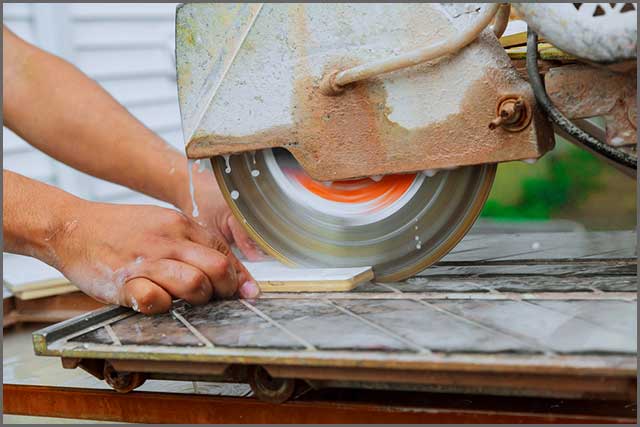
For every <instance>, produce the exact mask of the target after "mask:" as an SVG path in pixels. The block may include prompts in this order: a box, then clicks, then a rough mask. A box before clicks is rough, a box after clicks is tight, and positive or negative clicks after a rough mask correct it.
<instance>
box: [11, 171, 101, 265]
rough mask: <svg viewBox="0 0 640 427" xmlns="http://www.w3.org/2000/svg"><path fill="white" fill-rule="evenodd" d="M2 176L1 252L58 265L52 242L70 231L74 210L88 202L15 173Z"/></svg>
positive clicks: (74, 219) (72, 225)
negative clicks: (2, 246) (2, 236)
mask: <svg viewBox="0 0 640 427" xmlns="http://www.w3.org/2000/svg"><path fill="white" fill-rule="evenodd" d="M2 175H3V192H2V215H3V219H2V231H3V234H4V251H6V252H11V253H16V254H22V255H28V256H33V257H36V258H38V259H40V260H42V261H44V262H46V263H47V264H49V265H52V266H54V267H59V265H58V262H59V260H58V259H57V257H56V254H55V251H54V242H55V241H57V240H58V239H59V238H61V237H63V235H64V234H65V233H67V232H69V231H71V229H72V228H73V227H74V224H75V222H74V221H77V219H76V218H75V211H76V210H77V209H78V208H79V207H80V206H82V205H83V204H85V203H88V202H86V201H84V200H82V199H79V198H77V197H75V196H73V195H71V194H69V193H66V192H64V191H62V190H60V189H57V188H55V187H52V186H50V185H47V184H44V183H42V182H39V181H35V180H33V179H30V178H27V177H24V176H22V175H19V174H17V173H14V172H10V171H6V170H3V171H2Z"/></svg>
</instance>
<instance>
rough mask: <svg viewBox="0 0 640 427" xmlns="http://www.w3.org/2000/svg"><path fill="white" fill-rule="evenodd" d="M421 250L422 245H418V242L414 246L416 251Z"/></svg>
mask: <svg viewBox="0 0 640 427" xmlns="http://www.w3.org/2000/svg"><path fill="white" fill-rule="evenodd" d="M421 248H422V245H421V244H420V242H418V243H417V244H416V249H418V250H420V249H421Z"/></svg>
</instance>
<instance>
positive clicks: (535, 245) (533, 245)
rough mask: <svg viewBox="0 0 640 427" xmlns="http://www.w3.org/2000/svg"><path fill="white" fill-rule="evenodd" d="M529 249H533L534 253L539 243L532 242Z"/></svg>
mask: <svg viewBox="0 0 640 427" xmlns="http://www.w3.org/2000/svg"><path fill="white" fill-rule="evenodd" d="M531 249H533V250H534V251H535V250H537V249H540V243H539V242H533V244H532V245H531Z"/></svg>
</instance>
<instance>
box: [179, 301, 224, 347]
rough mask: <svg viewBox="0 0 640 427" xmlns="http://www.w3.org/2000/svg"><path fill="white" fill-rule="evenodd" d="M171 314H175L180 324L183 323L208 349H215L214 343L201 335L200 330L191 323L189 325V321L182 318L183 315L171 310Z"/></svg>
mask: <svg viewBox="0 0 640 427" xmlns="http://www.w3.org/2000/svg"><path fill="white" fill-rule="evenodd" d="M171 314H173V316H174V317H175V318H176V319H178V320H179V321H180V323H182V324H183V325H184V326H185V327H186V328H187V329H188V330H189V332H191V333H192V334H193V335H195V337H196V338H198V340H199V341H200V342H201V343H203V344H204V345H205V346H206V347H210V348H213V347H215V346H214V345H213V343H212V342H211V341H209V339H207V337H205V336H204V335H202V334H201V333H200V331H199V330H197V329H196V327H195V326H193V325H192V324H191V323H189V322H188V321H187V319H185V318H184V317H182V315H181V314H180V313H178V311H177V310H171Z"/></svg>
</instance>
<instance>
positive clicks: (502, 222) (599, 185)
mask: <svg viewBox="0 0 640 427" xmlns="http://www.w3.org/2000/svg"><path fill="white" fill-rule="evenodd" d="M176 5H177V3H164V4H132V3H126V4H125V3H120V4H99V3H94V4H27V3H24V4H20V3H15V4H4V5H3V12H4V23H5V24H6V25H7V26H8V27H9V28H10V29H12V30H13V31H14V32H16V33H17V34H18V35H19V36H21V37H23V38H24V39H26V40H27V41H29V42H31V43H34V44H36V45H38V46H40V47H41V48H43V49H45V50H48V51H50V52H52V53H54V54H56V55H59V56H61V57H63V58H65V59H67V60H69V61H70V62H72V63H74V64H75V65H76V66H78V67H79V68H80V69H81V70H82V71H83V72H85V73H86V74H88V75H89V76H91V77H92V78H93V79H95V80H97V81H98V82H99V83H100V84H101V85H102V86H103V87H104V88H105V89H106V90H107V91H109V92H110V93H111V94H112V95H113V96H114V97H115V98H116V99H117V100H118V101H120V103H122V104H123V105H124V106H125V107H126V108H127V109H128V110H129V111H130V112H131V113H132V114H133V115H134V116H136V117H137V118H138V119H140V120H141V121H142V122H144V123H145V124H146V125H147V126H148V127H149V128H151V129H152V130H154V131H155V132H156V133H158V134H159V135H161V136H162V137H163V138H164V139H165V140H166V141H167V142H169V143H170V144H171V145H173V146H175V147H177V148H179V149H180V150H182V147H183V143H182V133H181V128H180V113H179V110H178V100H177V93H176V84H175V62H174V14H175V7H176ZM556 144H557V148H556V149H555V150H553V151H552V152H551V153H549V154H547V155H546V156H544V157H543V158H542V159H540V160H539V161H538V162H537V163H535V164H533V165H529V164H525V163H522V162H513V163H506V164H502V165H500V167H499V168H498V174H497V177H496V181H495V184H494V186H493V190H492V192H491V195H490V197H489V200H488V202H487V204H486V206H485V208H484V210H483V212H482V216H481V220H480V221H479V222H478V224H477V225H476V227H475V228H476V231H494V230H508V229H513V230H516V229H517V230H523V229H525V230H529V231H555V230H566V231H568V230H576V229H589V230H612V229H632V228H635V226H636V222H637V221H636V218H637V216H636V183H635V180H633V179H629V178H627V177H625V176H624V175H622V174H621V173H619V172H618V171H616V170H614V169H613V168H611V167H608V166H607V165H605V164H603V162H601V161H600V160H598V159H597V158H595V157H594V156H593V155H591V154H590V153H587V152H586V151H583V150H581V149H578V148H576V147H574V146H573V145H571V144H570V143H568V142H566V141H564V140H562V139H560V138H558V139H557V141H556ZM2 149H3V154H4V164H3V167H4V168H7V169H11V170H13V171H16V172H19V173H22V174H24V175H27V176H29V177H32V178H35V179H39V180H42V181H46V182H48V183H51V184H54V185H57V186H59V187H61V188H63V189H65V190H67V191H70V192H72V193H74V194H76V195H78V196H81V197H85V198H88V199H92V200H100V201H108V202H116V203H159V204H160V202H158V201H154V200H152V199H150V198H148V197H146V196H142V195H140V194H136V193H134V192H133V191H131V190H128V189H126V188H124V187H121V186H117V185H114V184H110V183H107V182H104V181H101V180H98V179H95V178H93V177H89V176H87V175H84V174H82V173H80V172H77V171H74V170H72V169H70V168H68V167H66V166H64V165H62V164H60V163H58V162H56V161H55V160H52V159H51V158H49V157H47V156H46V155H44V154H42V153H40V152H38V151H37V150H35V149H34V148H31V147H30V146H29V145H28V144H26V143H25V142H24V141H22V140H21V139H20V138H19V137H17V136H16V135H15V134H13V133H12V132H11V131H9V130H8V129H6V128H3V146H2Z"/></svg>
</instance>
